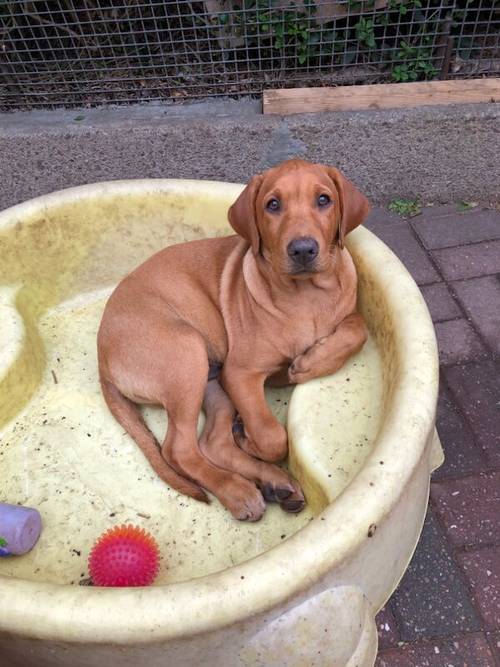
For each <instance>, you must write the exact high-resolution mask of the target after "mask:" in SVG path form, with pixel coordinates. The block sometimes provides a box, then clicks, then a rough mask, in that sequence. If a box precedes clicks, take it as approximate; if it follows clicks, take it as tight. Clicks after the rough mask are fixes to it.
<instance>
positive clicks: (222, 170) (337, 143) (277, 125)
mask: <svg viewBox="0 0 500 667" xmlns="http://www.w3.org/2000/svg"><path fill="white" fill-rule="evenodd" d="M499 131H500V105H498V104H493V103H492V104H480V105H457V106H449V107H423V108H420V109H405V110H392V111H369V112H355V113H344V112H342V113H322V114H301V115H296V116H289V117H286V118H283V117H279V116H263V115H261V113H260V105H259V103H258V102H252V101H244V102H227V101H226V102H206V103H201V104H193V105H191V106H184V107H175V106H174V107H172V106H170V107H161V106H147V107H145V106H137V107H128V108H127V107H126V108H123V107H122V108H116V109H113V108H107V109H93V110H92V109H84V110H79V111H58V112H22V113H14V114H4V115H0V209H2V208H5V207H7V206H10V205H12V204H15V203H18V202H21V201H23V200H25V199H27V198H30V197H34V196H37V195H40V194H44V193H46V192H50V191H53V190H57V189H60V188H64V187H69V186H72V185H80V184H83V183H90V182H94V181H102V180H110V179H111V180H112V179H120V178H146V177H161V178H203V179H217V180H227V181H246V180H247V179H248V178H249V177H250V176H251V175H252V174H254V173H256V172H258V171H261V170H263V169H265V168H266V167H268V166H270V165H272V164H275V163H277V162H279V161H281V160H283V159H286V158H288V157H291V156H294V155H300V156H303V157H305V158H307V159H310V160H314V161H323V162H327V163H330V164H332V165H335V166H338V167H340V168H341V169H342V170H343V171H344V172H345V173H346V174H347V175H348V176H349V177H350V178H351V179H352V180H353V181H355V182H356V183H357V184H358V186H359V187H360V188H361V189H362V190H363V191H364V192H366V194H368V195H369V196H370V198H371V199H372V201H373V202H374V203H379V204H380V203H385V202H387V201H388V200H390V199H392V198H394V197H420V198H421V200H422V202H423V203H427V202H451V201H456V200H459V199H469V200H470V199H472V200H477V201H481V202H485V203H491V202H492V201H498V198H499V196H500V186H499V182H500V178H499V176H500V174H499V159H498V155H499V154H500V134H499Z"/></svg>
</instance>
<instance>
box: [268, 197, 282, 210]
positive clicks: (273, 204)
mask: <svg viewBox="0 0 500 667" xmlns="http://www.w3.org/2000/svg"><path fill="white" fill-rule="evenodd" d="M266 208H267V210H268V211H271V213H276V211H279V210H280V208H281V202H280V200H279V199H275V198H273V199H270V200H269V201H268V202H267V204H266Z"/></svg>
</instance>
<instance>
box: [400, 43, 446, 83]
mask: <svg viewBox="0 0 500 667" xmlns="http://www.w3.org/2000/svg"><path fill="white" fill-rule="evenodd" d="M425 41H427V40H425ZM431 59H432V50H431V49H430V48H427V47H425V46H410V44H408V42H406V41H404V40H402V41H401V42H400V50H399V51H398V53H397V55H396V60H397V61H398V62H399V63H400V64H397V65H395V66H394V67H393V70H392V73H391V78H392V80H393V81H397V82H405V81H419V80H420V79H432V78H433V77H435V76H436V74H437V73H438V70H437V69H436V68H435V67H434V65H433V64H432V60H431ZM401 61H402V62H401Z"/></svg>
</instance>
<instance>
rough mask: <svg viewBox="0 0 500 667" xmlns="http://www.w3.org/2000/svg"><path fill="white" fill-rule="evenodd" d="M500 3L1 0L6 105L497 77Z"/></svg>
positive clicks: (0, 80) (0, 83)
mask: <svg viewBox="0 0 500 667" xmlns="http://www.w3.org/2000/svg"><path fill="white" fill-rule="evenodd" d="M499 36H500V3H499V2H498V0H330V1H325V0H317V1H314V0H205V1H204V2H189V1H187V0H174V1H172V0H57V1H56V0H32V1H31V2H29V1H26V0H10V1H7V0H0V108H2V109H3V110H6V109H7V110H8V109H14V108H54V107H61V106H64V107H71V106H89V105H99V104H106V103H127V102H137V101H154V100H179V99H185V98H196V97H198V98H199V97H211V96H220V95H224V96H234V97H236V96H241V95H249V94H250V95H251V94H258V93H260V92H261V91H262V90H263V89H265V88H271V87H294V86H325V85H328V86H331V85H346V84H357V83H377V82H382V81H384V82H385V81H395V82H404V81H417V80H425V79H435V78H442V79H445V78H453V77H471V76H474V77H478V76H491V75H493V76H494V75H496V76H498V74H499V73H500V45H499Z"/></svg>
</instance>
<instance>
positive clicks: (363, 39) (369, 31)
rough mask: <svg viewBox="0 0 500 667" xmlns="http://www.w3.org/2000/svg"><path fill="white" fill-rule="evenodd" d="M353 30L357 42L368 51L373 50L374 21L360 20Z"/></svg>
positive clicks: (374, 44) (374, 43)
mask: <svg viewBox="0 0 500 667" xmlns="http://www.w3.org/2000/svg"><path fill="white" fill-rule="evenodd" d="M355 29H356V38H357V40H358V42H360V43H361V44H364V45H365V46H367V47H368V48H369V49H374V48H375V46H376V42H375V23H374V21H372V20H371V19H365V18H360V19H359V21H358V22H357V24H356V26H355Z"/></svg>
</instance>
